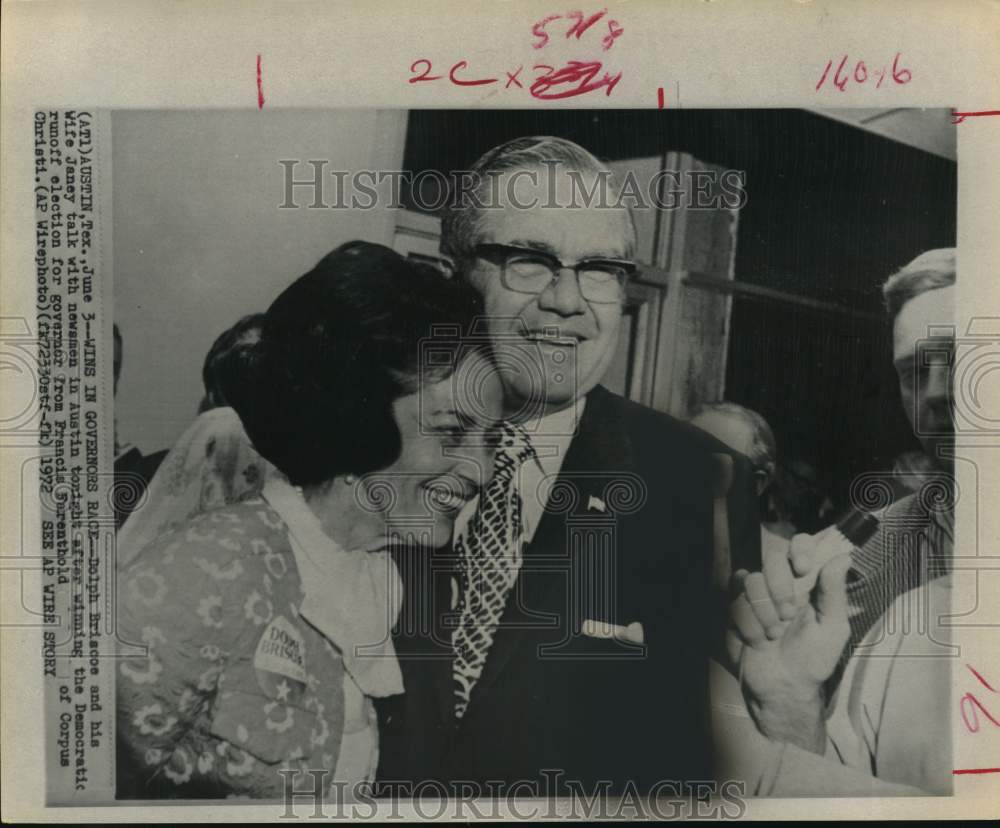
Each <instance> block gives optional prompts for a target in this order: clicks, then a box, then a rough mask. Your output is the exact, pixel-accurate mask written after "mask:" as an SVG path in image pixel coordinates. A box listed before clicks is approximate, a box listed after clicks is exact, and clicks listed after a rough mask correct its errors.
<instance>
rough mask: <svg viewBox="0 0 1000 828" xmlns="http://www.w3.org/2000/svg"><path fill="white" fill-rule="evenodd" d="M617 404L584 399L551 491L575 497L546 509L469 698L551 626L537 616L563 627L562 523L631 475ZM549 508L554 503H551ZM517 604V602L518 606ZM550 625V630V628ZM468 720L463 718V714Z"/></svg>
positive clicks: (598, 393)
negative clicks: (613, 479)
mask: <svg viewBox="0 0 1000 828" xmlns="http://www.w3.org/2000/svg"><path fill="white" fill-rule="evenodd" d="M622 414H623V412H622V407H621V405H620V402H619V400H618V398H616V397H615V396H614V395H612V394H611V393H610V392H608V391H606V390H605V389H604V388H602V387H600V386H597V387H596V388H595V389H594V390H593V391H591V393H590V394H589V395H588V397H587V403H586V405H585V407H584V410H583V415H582V417H581V418H580V426H579V430H578V432H577V434H576V436H574V438H573V440H572V442H571V443H570V446H569V450H568V451H567V452H566V458H565V460H564V461H563V464H562V466H561V468H560V470H559V474H558V476H557V478H556V480H557V482H556V484H555V486H560V485H566V486H569V487H571V490H572V491H573V492H574V493H576V495H577V498H576V506H574V507H573V509H572V510H557V509H554V508H546V510H545V511H544V512H543V515H542V518H541V521H540V522H539V525H538V529H537V530H536V531H535V535H534V537H533V538H532V540H531V543H530V544H528V545H527V546H526V547H525V549H524V562H523V564H522V567H521V572H520V574H519V575H518V578H517V581H516V582H515V585H514V589H513V590H512V591H511V594H510V596H509V598H508V601H507V607H506V609H505V611H504V614H503V617H502V619H501V622H500V627H499V628H498V629H497V632H496V636H495V637H494V640H493V646H492V647H491V648H490V653H489V656H488V657H487V659H486V665H485V666H484V668H483V674H482V676H481V677H480V679H479V681H478V682H477V684H476V687H475V688H474V689H473V692H472V699H471V703H470V707H474V706H475V704H476V698H477V695H478V694H480V693H482V692H484V691H485V690H487V689H488V688H489V687H490V686H491V685H492V684H493V683H494V682H495V681H496V679H497V677H498V676H499V675H500V674H501V673H502V671H503V670H504V668H505V667H506V666H507V664H508V662H509V661H510V658H511V656H512V655H513V654H514V653H515V652H516V651H517V649H518V648H519V647H521V646H523V645H524V644H525V643H526V642H529V641H531V640H532V638H533V636H532V635H531V633H532V632H533V631H536V630H537V629H538V627H539V626H543V627H544V626H545V625H547V624H552V623H553V622H552V621H546V619H545V618H544V617H539V613H548V614H549V616H550V617H551V615H552V614H553V613H558V614H559V616H560V617H559V618H558V624H559V625H563V624H565V623H566V614H567V611H568V609H569V608H568V606H567V600H566V599H567V590H568V567H569V564H570V554H571V550H570V549H569V548H568V544H567V540H568V526H567V517H568V515H569V514H570V512H571V511H572V512H575V513H577V514H579V513H580V512H581V511H586V510H587V508H588V504H589V503H591V502H592V501H591V500H590V498H591V497H596V498H602V499H603V494H604V488H605V486H606V485H607V482H608V479H609V477H610V476H611V475H614V474H615V473H618V472H629V471H632V470H633V469H634V458H633V455H632V446H631V441H630V440H629V437H628V433H627V430H626V428H625V423H624V422H623V420H622ZM549 501H550V504H551V503H553V502H554V498H553V497H550V499H549ZM518 599H519V600H518ZM553 625H554V624H553ZM466 716H468V713H467V714H466Z"/></svg>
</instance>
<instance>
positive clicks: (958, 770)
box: [952, 768, 1000, 774]
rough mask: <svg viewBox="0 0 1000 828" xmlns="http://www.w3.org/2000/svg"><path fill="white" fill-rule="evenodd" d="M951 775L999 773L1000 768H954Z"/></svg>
mask: <svg viewBox="0 0 1000 828" xmlns="http://www.w3.org/2000/svg"><path fill="white" fill-rule="evenodd" d="M952 773H954V774H962V773H1000V768H956V769H955V770H953V771H952Z"/></svg>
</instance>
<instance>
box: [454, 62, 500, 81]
mask: <svg viewBox="0 0 1000 828" xmlns="http://www.w3.org/2000/svg"><path fill="white" fill-rule="evenodd" d="M468 65H469V62H468V61H467V60H460V61H459V62H458V63H456V64H455V65H454V66H452V67H451V71H450V72H449V73H448V80H450V81H451V82H452V83H453V84H455V86H482V85H483V84H484V83H496V82H497V79H496V78H482V79H480V80H461V79H459V78H456V77H455V73H456V72H457V71H458V70H459V69H465V68H466V67H468Z"/></svg>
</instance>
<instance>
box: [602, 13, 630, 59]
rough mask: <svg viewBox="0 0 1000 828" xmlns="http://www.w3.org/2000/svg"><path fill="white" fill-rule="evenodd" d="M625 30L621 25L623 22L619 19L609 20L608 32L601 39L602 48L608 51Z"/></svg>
mask: <svg viewBox="0 0 1000 828" xmlns="http://www.w3.org/2000/svg"><path fill="white" fill-rule="evenodd" d="M624 31H625V30H624V29H623V28H622V27H621V24H620V23H619V22H618V21H617V20H609V21H608V33H607V34H606V35H604V38H603V39H602V40H601V48H602V49H604V51H605V52H606V51H608V49H610V48H611V47H612V46H614V45H615V40H617V39H618V38H619V37H620V36H621V34H622V32H624Z"/></svg>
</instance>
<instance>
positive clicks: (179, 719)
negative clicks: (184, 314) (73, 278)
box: [118, 242, 502, 798]
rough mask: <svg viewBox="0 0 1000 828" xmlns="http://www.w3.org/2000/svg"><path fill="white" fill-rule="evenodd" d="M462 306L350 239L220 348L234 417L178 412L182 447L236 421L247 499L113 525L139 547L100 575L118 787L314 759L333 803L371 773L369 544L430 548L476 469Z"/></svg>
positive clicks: (433, 281)
mask: <svg viewBox="0 0 1000 828" xmlns="http://www.w3.org/2000/svg"><path fill="white" fill-rule="evenodd" d="M479 308H480V306H479V301H478V298H477V295H476V294H475V293H474V292H473V291H472V290H471V289H470V288H466V287H465V286H464V285H462V284H461V283H458V282H451V281H448V280H445V279H443V278H442V277H441V275H440V274H439V273H437V272H436V271H433V270H432V269H430V268H426V267H424V266H422V265H418V264H415V263H413V262H410V261H408V260H406V259H404V258H403V257H401V256H399V255H398V254H396V253H394V252H393V251H391V250H389V249H388V248H384V247H381V246H379V245H374V244H368V243H363V242H353V243H351V244H348V245H344V246H342V247H340V248H338V249H337V250H335V251H333V252H332V253H331V254H329V255H328V256H326V257H325V258H324V259H323V260H322V261H321V262H320V263H319V264H318V265H317V266H316V267H315V268H314V269H313V270H311V271H310V272H309V273H307V274H306V275H304V276H302V277H301V278H300V279H298V280H297V281H296V282H295V283H294V284H292V285H291V286H290V287H289V288H288V289H287V290H285V291H284V292H283V293H282V294H281V295H280V296H279V297H278V299H277V300H276V301H275V302H274V304H272V306H271V307H270V309H269V310H268V311H267V313H266V314H265V315H264V318H263V320H262V321H261V324H260V332H259V337H255V338H254V339H255V341H251V342H248V343H243V345H241V346H240V347H239V348H238V349H237V356H236V359H237V360H238V362H239V371H238V372H237V373H236V376H238V377H239V378H240V379H239V381H238V382H235V383H233V384H232V387H227V389H226V397H227V401H228V402H229V404H230V405H231V406H233V409H227V408H223V409H217V410H215V411H209V412H207V413H206V414H203V415H202V416H201V417H199V420H202V418H207V420H211V422H212V424H213V425H212V429H213V430H212V432H211V433H212V435H213V436H212V437H211V438H210V439H208V440H207V441H204V440H202V441H201V442H198V441H194V442H195V443H197V445H198V446H199V450H202V449H205V448H206V447H207V455H206V456H212V454H213V452H214V451H218V450H219V446H220V445H221V444H220V442H219V436H220V435H221V434H222V433H223V432H222V430H220V424H226V423H229V424H232V425H233V427H234V428H235V429H236V430H237V431H238V432H239V433H238V434H237V435H236V436H235V437H233V435H232V434H230V437H232V438H233V439H234V440H235V442H236V443H240V441H241V439H243V442H244V443H245V438H243V436H242V431H240V429H239V423H241V424H242V427H243V428H245V432H246V435H247V436H249V440H250V442H251V443H252V445H253V453H256V454H259V455H260V456H261V457H262V458H263V460H260V461H259V462H258V463H257V464H256V467H257V468H258V474H259V478H260V479H261V480H262V481H264V482H263V484H262V486H260V487H259V488H260V489H261V492H260V494H259V495H258V494H256V492H255V490H254V489H253V487H250V488H251V491H249V492H248V493H245V494H249V495H250V496H245V497H243V499H240V500H238V501H237V502H235V503H228V505H222V506H221V507H220V508H209V509H208V510H203V509H201V508H198V507H195V508H192V509H191V510H190V511H188V512H184V513H183V514H182V519H180V520H176V519H175V520H173V521H171V520H167V519H165V515H166V512H158V511H157V510H156V509H155V508H154V510H153V511H154V513H156V514H158V515H159V516H160V518H164V519H163V522H162V523H161V524H159V526H160V531H158V532H157V533H156V536H155V538H153V539H152V540H151V542H149V543H145V541H146V540H147V539H148V538H147V537H145V536H144V534H143V532H142V531H132V532H131V534H129V533H125V532H123V534H122V535H121V536H119V540H120V546H127V543H129V542H131V543H139V544H141V548H140V549H138V550H134V549H129V548H122V553H123V554H124V556H125V557H126V558H127V559H128V563H127V565H126V566H125V567H124V569H123V570H122V572H121V573H120V575H119V603H118V626H119V631H120V639H121V640H122V641H125V642H128V645H127V646H126V648H125V651H124V652H123V658H122V659H121V661H120V667H119V676H118V787H119V790H118V796H119V797H120V798H122V797H125V798H129V797H141V798H150V797H163V796H170V797H184V798H189V797H212V798H219V797H226V796H251V797H265V798H272V797H273V798H280V797H281V796H282V794H283V792H284V783H285V776H286V775H285V774H282V773H280V771H282V770H299V769H301V770H309V771H311V772H312V773H313V774H315V773H316V772H317V771H322V772H323V773H322V779H321V780H320V781H321V783H322V786H323V789H324V791H325V792H328V791H329V790H330V787H331V785H332V784H333V783H334V782H336V783H337V785H338V790H339V791H341V792H342V794H341V795H346V796H350V795H351V793H352V790H354V789H353V788H352V787H351V786H353V785H356V784H358V783H364V782H367V781H370V780H371V778H372V776H373V774H374V769H375V764H376V759H377V748H378V736H377V725H376V719H375V715H374V712H373V706H372V701H371V699H372V697H377V696H387V695H392V694H396V693H400V692H402V690H403V687H402V679H401V676H400V672H399V666H398V663H397V661H396V657H395V652H394V650H393V646H392V639H391V636H390V634H389V632H390V629H391V627H392V625H393V624H394V623H395V619H396V615H397V613H398V600H399V595H400V586H399V582H398V579H399V576H398V573H397V572H396V570H395V567H394V566H393V563H392V560H391V558H390V557H389V555H388V552H387V547H388V545H389V544H391V543H393V542H400V541H405V542H408V543H414V542H416V543H418V544H421V545H424V546H428V547H430V546H440V545H443V544H445V543H447V542H448V541H449V540H450V539H451V532H452V525H453V522H454V519H455V517H456V516H457V514H458V512H459V511H460V510H461V508H462V507H463V506H464V505H465V504H467V503H468V502H469V501H470V500H471V499H472V498H473V497H474V496H475V495H476V493H477V492H478V490H479V488H480V487H481V485H482V484H483V483H484V482H485V481H484V480H483V475H484V470H487V469H490V468H491V461H492V452H493V447H494V440H493V439H492V434H493V429H494V427H495V425H496V423H497V422H498V420H499V418H500V412H501V393H502V392H501V389H500V384H499V381H498V379H497V377H496V375H495V371H494V370H493V368H492V363H491V362H490V359H489V356H488V354H486V353H484V352H483V350H482V349H481V348H480V347H477V346H476V345H475V344H474V343H469V342H467V341H463V340H462V339H461V338H460V336H459V335H458V333H459V332H460V331H463V330H466V329H468V328H469V326H470V325H471V322H472V320H473V318H474V317H475V315H476V314H477V313H478V312H479ZM436 326H444V327H443V331H444V332H443V333H441V330H440V329H438V328H436ZM233 410H235V414H234V413H233ZM237 415H238V418H239V422H238V423H237V421H236V419H235V417H236V416H237ZM207 420H206V421H207ZM181 445H182V446H187V447H189V446H190V445H191V443H190V441H189V442H187V443H186V442H185V441H184V440H182V443H181ZM185 450H187V449H185ZM227 456H228V453H227ZM181 465H183V464H181ZM171 467H172V466H171V463H170V461H169V458H168V461H167V462H166V463H165V464H164V470H165V471H166V470H168V469H170V468H171ZM249 467H250V466H246V467H244V466H241V465H233V466H232V468H231V469H230V471H231V472H232V473H234V474H239V473H242V472H241V471H240V469H244V470H245V468H249ZM486 473H487V474H488V472H486ZM194 483H195V486H196V488H197V485H198V481H197V479H195V480H194ZM181 488H183V486H181ZM163 491H164V492H165V493H169V491H170V485H169V479H166V480H165V482H164V489H163ZM223 500H224V503H225V502H227V501H229V500H230V498H224V499H223ZM184 508H187V507H186V506H185V507H184ZM167 511H169V510H167ZM140 517H141V513H137V514H136V518H137V519H138V518H140ZM138 525H139V524H138V523H137V524H136V525H134V526H133V527H132V528H133V530H135V527H136V526H138ZM168 527H169V528H168ZM126 528H128V524H126ZM146 531H147V532H148V528H147V530H146ZM123 541H124V543H121V542H123ZM306 778H307V779H316V778H318V777H316V776H306ZM301 784H302V783H301V781H300V782H299V785H300V786H301ZM310 784H312V783H310ZM341 785H345V786H347V787H346V788H341V787H340V786H341ZM355 793H356V791H355Z"/></svg>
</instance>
